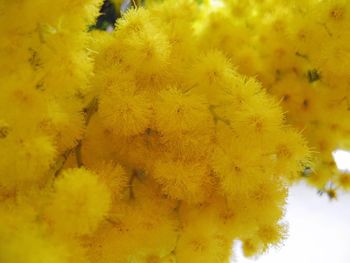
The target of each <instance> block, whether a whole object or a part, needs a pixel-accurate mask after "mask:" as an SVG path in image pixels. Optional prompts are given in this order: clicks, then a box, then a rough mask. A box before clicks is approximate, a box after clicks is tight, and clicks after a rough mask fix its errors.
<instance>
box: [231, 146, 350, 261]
mask: <svg viewBox="0 0 350 263" xmlns="http://www.w3.org/2000/svg"><path fill="white" fill-rule="evenodd" d="M334 157H335V160H336V162H337V166H338V168H340V169H342V170H344V169H346V170H349V168H350V167H349V166H350V153H348V152H343V151H337V152H335V154H334ZM285 220H286V221H287V222H288V224H289V237H288V238H287V239H286V240H285V241H284V245H283V246H282V247H281V248H277V249H271V250H270V251H269V252H268V253H267V254H265V255H262V256H260V257H259V258H257V259H255V260H254V259H246V258H244V257H243V255H242V253H241V251H240V248H239V247H238V246H237V247H236V248H235V253H234V254H235V256H234V259H233V261H232V262H234V263H254V262H255V263H349V262H350V194H339V195H338V199H337V200H332V201H329V199H328V197H327V195H326V194H324V195H323V196H319V195H318V194H317V191H316V190H315V189H314V188H310V187H308V186H306V185H305V184H299V185H296V186H294V187H292V189H291V191H290V195H289V198H288V205H287V212H286V217H285Z"/></svg>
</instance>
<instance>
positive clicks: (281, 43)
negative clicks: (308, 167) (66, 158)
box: [198, 0, 350, 191]
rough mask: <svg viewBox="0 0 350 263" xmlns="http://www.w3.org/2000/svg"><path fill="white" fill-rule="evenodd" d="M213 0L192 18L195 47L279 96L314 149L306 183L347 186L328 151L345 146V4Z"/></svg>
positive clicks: (349, 54) (349, 7) (349, 59)
mask: <svg viewBox="0 0 350 263" xmlns="http://www.w3.org/2000/svg"><path fill="white" fill-rule="evenodd" d="M213 2H214V1H208V2H207V3H206V4H205V5H203V8H202V12H201V17H200V18H199V20H198V31H199V35H200V38H201V40H200V41H201V43H202V44H201V47H202V48H203V49H207V48H209V49H212V48H215V49H218V50H220V51H221V52H223V53H224V54H226V55H227V56H228V57H229V58H230V59H231V61H232V62H233V63H234V65H236V66H237V69H238V71H239V72H240V73H242V74H246V75H248V76H256V77H257V79H259V80H260V81H261V82H262V83H263V86H264V87H265V88H266V89H267V90H268V92H269V93H272V94H273V95H275V96H276V98H277V99H280V101H281V104H282V106H283V108H284V110H285V111H286V112H287V120H288V122H289V123H290V124H292V125H293V126H295V127H298V128H299V129H302V130H303V133H304V134H305V136H306V137H307V139H308V141H309V142H310V146H311V148H312V150H313V151H314V152H315V155H314V164H315V165H314V167H313V172H312V173H311V174H309V173H308V174H307V175H308V178H307V180H308V182H309V183H310V184H312V185H313V186H315V187H317V188H318V189H320V190H322V191H327V190H331V189H332V188H334V187H335V188H340V189H345V190H346V189H348V188H349V184H348V183H347V181H348V179H347V178H348V175H346V174H343V173H341V172H340V171H338V170H337V167H336V166H335V163H334V161H333V157H332V152H333V151H335V150H336V149H339V148H340V149H349V148H350V144H349V138H350V137H349V134H350V126H349V122H348V121H347V120H348V119H349V117H350V113H349V98H348V96H349V94H350V85H349V80H350V71H349V65H350V49H349V40H350V38H349V37H350V35H349V33H348V32H347V29H348V28H350V2H349V1H347V0H321V1H318V0H308V1H275V0H267V1H255V0H252V1H238V0H237V1H236V0H222V1H216V2H220V3H221V5H220V6H217V5H216V6H214V5H213Z"/></svg>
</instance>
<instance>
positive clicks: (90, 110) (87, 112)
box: [53, 97, 98, 177]
mask: <svg viewBox="0 0 350 263" xmlns="http://www.w3.org/2000/svg"><path fill="white" fill-rule="evenodd" d="M97 108H98V99H97V97H94V98H93V99H92V100H91V101H90V103H89V104H88V105H87V106H86V107H85V108H84V109H83V113H84V118H85V127H87V126H88V125H89V123H90V120H91V117H92V115H93V114H94V113H95V112H96V111H97ZM82 143H83V139H80V140H79V141H78V142H77V145H76V146H74V147H73V148H71V149H68V150H66V151H65V152H64V153H63V154H62V155H61V156H60V157H59V158H58V160H57V161H56V163H55V165H54V167H53V170H54V176H55V177H57V176H58V175H59V174H60V172H61V170H62V169H63V167H64V165H65V163H66V161H67V159H68V157H69V155H70V154H71V153H72V152H75V157H76V160H77V165H78V167H82V166H84V163H83V160H82V156H81V148H82Z"/></svg>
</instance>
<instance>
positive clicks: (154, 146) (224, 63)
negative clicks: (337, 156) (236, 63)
mask: <svg viewBox="0 0 350 263" xmlns="http://www.w3.org/2000/svg"><path fill="white" fill-rule="evenodd" d="M55 4H56V5H55V8H53V7H52V5H51V4H50V3H49V2H47V1H41V0H35V1H33V0H30V1H29V0H16V1H11V2H8V3H6V4H5V3H3V2H2V3H0V14H1V16H0V35H1V38H2V39H4V41H2V42H1V43H0V57H1V60H0V85H1V87H2V88H1V89H2V90H1V91H2V93H1V94H0V155H1V156H0V157H1V158H0V262H6V263H12V262H13V263H24V262H26V263H27V262H33V263H34V262H36V263H37V262H39V263H40V262H55V263H56V262H57V263H58V262H60V263H61V262H62V263H65V262H67V263H68V262H82V263H84V262H104V263H109V262H120V263H128V262H129V263H151V262H162V263H167V262H168V263H170V262H178V263H187V262H191V263H196V262H198V263H199V262H200V263H202V262H204V263H205V262H208V263H213V262H218V263H219V262H220V263H222V262H229V258H230V256H231V251H232V244H233V242H234V241H235V240H241V241H242V242H243V250H244V252H245V254H246V255H247V256H251V255H255V254H258V253H263V252H265V251H266V250H267V249H268V248H269V246H271V245H277V244H279V242H280V241H281V239H282V238H283V237H284V235H285V233H286V227H285V225H284V223H282V222H281V219H282V216H283V213H284V210H283V209H284V204H285V201H286V196H287V191H288V186H289V184H290V182H292V181H294V180H295V179H296V178H298V177H299V173H300V172H301V171H303V170H304V168H305V167H307V166H308V165H309V160H310V154H309V149H308V147H307V145H306V142H305V141H304V139H303V137H302V136H301V134H300V133H299V132H297V131H296V130H294V129H292V128H291V127H289V126H287V125H286V124H285V120H284V114H283V111H282V109H281V108H280V106H279V105H278V102H277V101H276V100H275V99H274V98H273V97H272V96H271V95H269V94H267V93H266V92H265V90H264V89H263V88H262V87H261V84H260V83H259V82H258V81H257V80H255V79H254V78H249V77H245V76H243V75H241V74H240V73H238V72H237V71H236V70H235V68H234V67H233V65H232V64H231V63H230V61H229V59H228V58H227V57H226V56H225V55H224V54H223V53H222V52H220V51H217V50H215V49H211V48H209V47H206V48H205V49H204V48H202V44H203V42H202V38H201V37H198V36H199V35H198V31H197V27H196V24H195V23H194V22H195V21H198V20H199V19H200V17H201V12H200V9H199V6H198V5H197V4H196V3H195V2H193V1H191V0H181V1H166V2H164V3H161V4H160V3H157V4H154V5H150V6H149V7H147V8H145V9H144V8H137V9H131V10H129V11H128V12H126V13H125V14H124V16H123V18H121V19H118V21H117V23H116V29H115V31H114V32H112V33H107V32H91V33H88V32H87V28H88V25H89V24H91V21H93V18H95V17H96V16H97V15H98V7H99V5H100V4H101V2H100V1H98V0H90V1H81V0H73V1H72V0H69V1H68V0H61V1H58V2H57V3H55ZM12 17H20V19H18V20H16V22H14V23H8V21H9V20H10V18H12ZM93 62H94V63H93Z"/></svg>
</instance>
